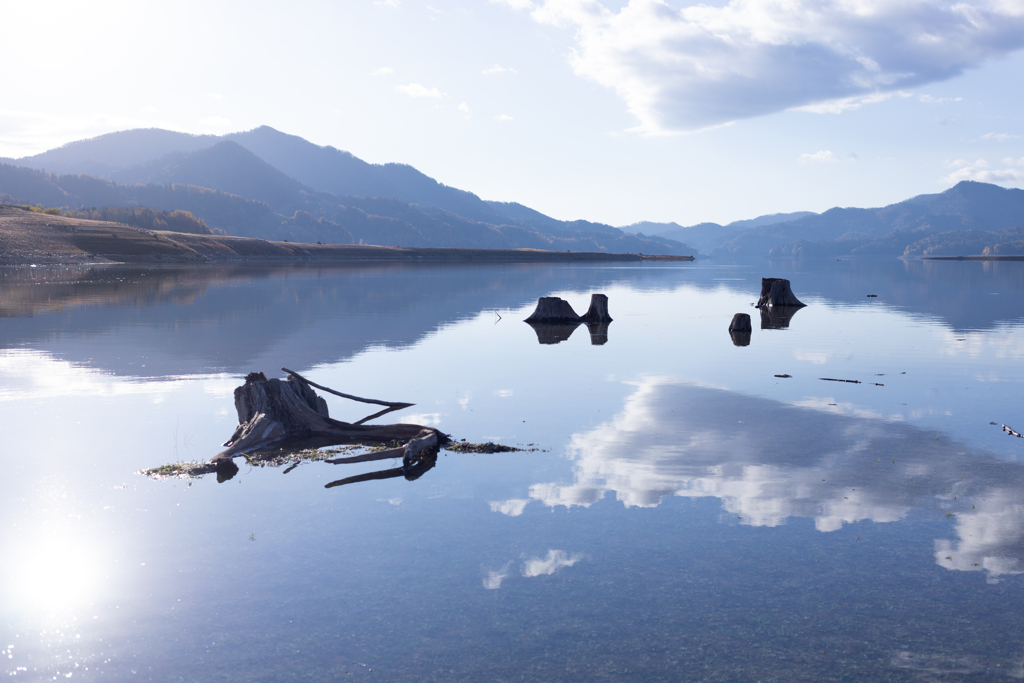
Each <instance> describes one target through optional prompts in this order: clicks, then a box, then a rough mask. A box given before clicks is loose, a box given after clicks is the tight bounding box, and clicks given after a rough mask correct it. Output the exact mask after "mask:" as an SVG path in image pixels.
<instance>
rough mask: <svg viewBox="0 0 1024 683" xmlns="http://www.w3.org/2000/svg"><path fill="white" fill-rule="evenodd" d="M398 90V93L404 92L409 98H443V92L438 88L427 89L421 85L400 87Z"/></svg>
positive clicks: (410, 84)
mask: <svg viewBox="0 0 1024 683" xmlns="http://www.w3.org/2000/svg"><path fill="white" fill-rule="evenodd" d="M396 90H398V92H404V93H405V94H406V95H408V96H409V97H443V95H442V94H441V91H440V90H438V89H437V88H427V87H426V86H422V85H420V84H419V83H409V84H408V85H400V86H398V87H397V88H396Z"/></svg>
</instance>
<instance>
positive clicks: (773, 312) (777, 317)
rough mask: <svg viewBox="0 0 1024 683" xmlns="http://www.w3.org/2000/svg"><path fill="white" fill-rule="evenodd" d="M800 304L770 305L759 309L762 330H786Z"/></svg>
mask: <svg viewBox="0 0 1024 683" xmlns="http://www.w3.org/2000/svg"><path fill="white" fill-rule="evenodd" d="M801 308H802V306H772V307H770V308H769V307H767V306H766V307H765V308H762V309H761V329H762V330H786V329H789V323H790V321H791V320H792V319H793V316H794V315H796V314H797V312H798V311H800V309H801Z"/></svg>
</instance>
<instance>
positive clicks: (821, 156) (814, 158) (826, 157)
mask: <svg viewBox="0 0 1024 683" xmlns="http://www.w3.org/2000/svg"><path fill="white" fill-rule="evenodd" d="M797 161H799V162H800V163H801V164H810V163H814V162H818V161H839V157H837V156H836V155H835V154H833V153H832V152H830V151H829V150H827V149H823V150H819V151H817V152H815V153H814V154H801V155H800V157H799V158H798V159H797Z"/></svg>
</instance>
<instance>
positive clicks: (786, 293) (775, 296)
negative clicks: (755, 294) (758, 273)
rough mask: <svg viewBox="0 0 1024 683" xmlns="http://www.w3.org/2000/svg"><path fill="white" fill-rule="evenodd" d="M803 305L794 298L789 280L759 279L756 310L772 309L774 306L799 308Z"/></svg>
mask: <svg viewBox="0 0 1024 683" xmlns="http://www.w3.org/2000/svg"><path fill="white" fill-rule="evenodd" d="M804 305H805V304H804V303H802V302H801V301H800V300H799V299H797V298H796V295H795V294H793V290H792V289H791V288H790V286H789V280H786V279H784V278H781V277H763V278H761V298H759V299H758V300H757V308H764V307H765V306H767V307H769V308H774V307H775V306H790V307H793V308H800V307H802V306H804Z"/></svg>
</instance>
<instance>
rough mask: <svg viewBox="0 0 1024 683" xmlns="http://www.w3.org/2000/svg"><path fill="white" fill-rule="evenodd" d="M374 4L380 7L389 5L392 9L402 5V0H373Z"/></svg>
mask: <svg viewBox="0 0 1024 683" xmlns="http://www.w3.org/2000/svg"><path fill="white" fill-rule="evenodd" d="M373 4H374V5H379V6H381V7H390V8H392V9H398V8H399V7H401V6H402V0H373Z"/></svg>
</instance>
